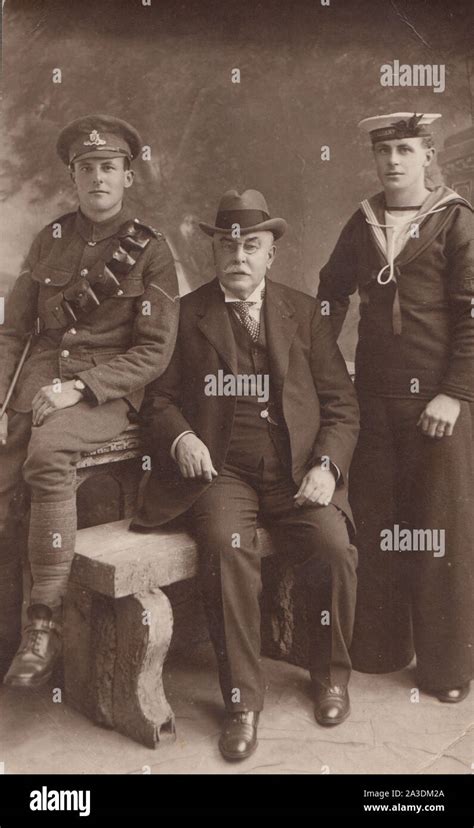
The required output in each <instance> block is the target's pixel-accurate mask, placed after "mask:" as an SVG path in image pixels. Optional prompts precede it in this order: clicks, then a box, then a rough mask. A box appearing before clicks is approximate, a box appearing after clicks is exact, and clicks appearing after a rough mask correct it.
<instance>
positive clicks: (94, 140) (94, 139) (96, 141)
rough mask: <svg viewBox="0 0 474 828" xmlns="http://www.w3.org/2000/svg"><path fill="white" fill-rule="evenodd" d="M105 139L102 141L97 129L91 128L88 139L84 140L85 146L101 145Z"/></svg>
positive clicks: (104, 142)
mask: <svg viewBox="0 0 474 828" xmlns="http://www.w3.org/2000/svg"><path fill="white" fill-rule="evenodd" d="M106 143H107V141H104V140H103V138H101V137H100V135H99V133H98V131H97V130H96V129H94V130H92V132H91V133H90V135H89V140H88V141H84V146H85V147H103V146H104V144H106Z"/></svg>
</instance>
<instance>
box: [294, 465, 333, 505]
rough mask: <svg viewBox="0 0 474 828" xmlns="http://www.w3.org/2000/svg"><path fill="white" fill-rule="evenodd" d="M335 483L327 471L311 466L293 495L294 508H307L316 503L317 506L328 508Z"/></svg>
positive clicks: (331, 474) (320, 467) (330, 473)
mask: <svg viewBox="0 0 474 828" xmlns="http://www.w3.org/2000/svg"><path fill="white" fill-rule="evenodd" d="M335 488H336V481H335V479H334V475H333V473H332V472H331V471H329V469H324V468H323V467H322V466H313V468H312V469H310V470H309V472H307V473H306V474H305V476H304V477H303V481H302V483H301V486H300V487H299V489H298V491H297V492H296V494H295V495H294V501H295V506H307V505H309V504H314V503H317V504H318V505H319V506H329V504H330V502H331V499H332V496H333V494H334V489H335Z"/></svg>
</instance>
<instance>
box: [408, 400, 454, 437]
mask: <svg viewBox="0 0 474 828" xmlns="http://www.w3.org/2000/svg"><path fill="white" fill-rule="evenodd" d="M460 410H461V403H460V402H459V400H457V399H456V398H455V397H448V395H447V394H438V395H437V396H436V397H434V398H433V399H432V400H430V402H429V403H428V405H427V406H426V407H425V410H424V411H422V412H421V414H420V417H419V419H418V422H417V426H419V427H420V428H421V430H422V432H423V434H426V436H427V437H436V438H438V440H439V439H441V437H451V435H452V433H453V431H454V426H455V425H456V420H457V418H458V417H459V412H460Z"/></svg>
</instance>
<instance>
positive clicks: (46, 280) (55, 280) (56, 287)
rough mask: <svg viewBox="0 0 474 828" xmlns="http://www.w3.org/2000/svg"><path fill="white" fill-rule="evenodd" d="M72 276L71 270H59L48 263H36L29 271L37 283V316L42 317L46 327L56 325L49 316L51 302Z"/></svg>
mask: <svg viewBox="0 0 474 828" xmlns="http://www.w3.org/2000/svg"><path fill="white" fill-rule="evenodd" d="M72 277H73V272H72V271H71V270H61V269H59V268H56V267H51V266H50V265H48V264H42V263H41V262H38V264H37V265H36V266H35V267H34V268H33V270H32V272H31V278H32V279H33V281H34V282H37V283H38V284H39V293H38V316H39V317H40V318H41V319H42V321H43V323H44V324H45V325H46V327H50V326H52V327H57V326H56V324H55V323H54V320H52V319H51V318H50V310H48V308H49V307H50V305H51V303H53V304H54V297H55V296H56V295H57V294H59V293H61V291H62V290H63V288H65V287H66V285H68V284H69V282H70V281H71V279H72Z"/></svg>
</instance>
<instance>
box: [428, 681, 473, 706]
mask: <svg viewBox="0 0 474 828" xmlns="http://www.w3.org/2000/svg"><path fill="white" fill-rule="evenodd" d="M470 689H471V682H470V681H467V682H466V684H462V685H461V686H460V687H451V688H450V689H447V690H435V691H434V695H435V696H436V697H437V698H438V699H439V700H440V702H446V703H447V704H457V702H462V701H463V700H464V699H465V698H466V697H467V696H468V695H469V690H470Z"/></svg>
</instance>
